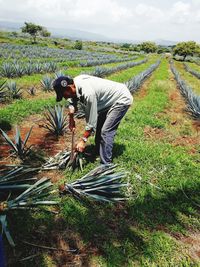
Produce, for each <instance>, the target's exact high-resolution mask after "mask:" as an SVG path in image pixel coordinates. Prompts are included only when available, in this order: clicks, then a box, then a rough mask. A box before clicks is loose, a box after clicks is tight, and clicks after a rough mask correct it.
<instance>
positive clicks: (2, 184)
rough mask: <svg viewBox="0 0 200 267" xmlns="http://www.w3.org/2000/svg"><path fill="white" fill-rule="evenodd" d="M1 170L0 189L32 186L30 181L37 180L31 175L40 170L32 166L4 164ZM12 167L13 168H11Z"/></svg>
mask: <svg viewBox="0 0 200 267" xmlns="http://www.w3.org/2000/svg"><path fill="white" fill-rule="evenodd" d="M2 167H3V170H0V190H13V189H16V190H18V189H25V188H28V187H29V186H30V182H33V181H35V180H37V178H31V177H30V175H32V174H33V173H35V172H37V171H39V170H40V168H32V167H31V166H26V165H25V166H23V165H21V166H20V165H19V166H12V165H11V166H9V165H4V166H2ZM10 168H11V169H10Z"/></svg>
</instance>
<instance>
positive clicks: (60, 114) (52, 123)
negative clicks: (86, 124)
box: [44, 105, 68, 136]
mask: <svg viewBox="0 0 200 267" xmlns="http://www.w3.org/2000/svg"><path fill="white" fill-rule="evenodd" d="M64 110H65V107H64V106H60V105H56V106H55V107H54V108H51V107H48V112H47V113H45V118H46V124H45V125H44V127H45V128H46V129H48V130H49V131H50V132H51V133H53V134H55V135H57V136H58V135H63V134H64V132H65V131H66V128H67V126H68V122H67V116H66V115H65V114H64Z"/></svg>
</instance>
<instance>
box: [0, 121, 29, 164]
mask: <svg viewBox="0 0 200 267" xmlns="http://www.w3.org/2000/svg"><path fill="white" fill-rule="evenodd" d="M32 129H33V126H32V127H31V129H30V130H29V132H28V133H27V135H26V137H25V139H24V141H23V140H22V138H21V133H20V130H19V128H18V126H16V134H15V136H14V139H15V143H14V142H13V141H12V140H11V139H10V137H9V136H8V135H7V134H6V133H5V132H4V131H3V130H2V129H0V132H1V134H2V136H3V137H4V139H5V141H6V142H7V144H9V145H10V147H11V148H12V150H13V151H14V153H15V154H16V155H17V156H19V158H20V159H24V157H25V156H26V155H27V154H28V153H29V151H30V148H31V147H28V148H26V143H27V141H28V139H29V137H30V134H31V131H32Z"/></svg>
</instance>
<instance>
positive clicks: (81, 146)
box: [76, 140, 86, 152]
mask: <svg viewBox="0 0 200 267" xmlns="http://www.w3.org/2000/svg"><path fill="white" fill-rule="evenodd" d="M85 145H86V144H85V142H84V141H83V140H81V141H79V142H78V144H77V145H76V151H78V152H83V151H84V150H85Z"/></svg>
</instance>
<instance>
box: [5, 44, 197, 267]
mask: <svg viewBox="0 0 200 267" xmlns="http://www.w3.org/2000/svg"><path fill="white" fill-rule="evenodd" d="M81 73H87V74H91V75H95V76H98V77H104V78H107V79H110V80H113V81H117V82H122V83H126V84H127V86H128V88H129V90H130V91H131V93H132V94H133V97H134V103H133V105H132V107H131V108H130V109H129V111H128V113H127V115H126V116H125V118H124V119H123V121H122V122H121V124H120V127H119V129H118V132H117V135H116V138H115V144H114V150H113V164H111V165H109V166H106V167H105V166H101V165H99V161H98V159H97V160H95V159H94V158H93V157H92V156H91V155H92V152H93V148H94V140H93V139H94V138H93V137H91V138H90V139H89V141H88V146H87V148H86V151H85V153H76V152H75V153H74V152H73V144H74V143H76V142H77V141H78V140H79V138H80V137H81V136H82V133H83V130H84V126H85V121H84V111H83V110H82V109H81V107H80V109H79V111H78V112H77V114H76V118H75V120H76V130H75V133H74V134H72V133H71V132H70V131H69V129H68V123H69V121H68V116H67V108H66V107H67V105H68V103H67V101H66V100H62V102H61V103H59V105H58V104H57V103H56V101H55V93H54V91H53V89H52V82H53V80H54V79H55V78H56V77H59V76H60V75H65V74H67V75H69V76H71V77H75V76H76V75H79V74H81ZM199 77H200V66H199V65H198V64H197V62H196V61H195V60H194V61H193V62H187V63H185V64H184V63H183V62H180V61H177V60H174V59H170V61H169V59H167V58H165V55H157V54H148V55H145V54H137V55H133V54H130V55H128V54H124V55H123V54H122V53H117V51H116V52H115V53H114V52H113V51H112V53H100V52H91V51H85V50H81V51H75V50H65V49H58V48H54V49H53V48H47V47H39V46H38V47H37V48H36V47H34V46H23V45H14V44H1V45H0V196H1V200H0V201H1V202H0V222H1V227H2V232H1V236H0V243H1V244H0V245H1V249H2V247H3V254H4V261H5V262H6V263H7V265H8V266H105V267H106V266H109V267H111V266H112V267H116V266H120V267H121V266H152V267H153V266H163V267H165V266H199V264H200V217H199V214H200V169H199V164H200V145H199V144H200V79H199Z"/></svg>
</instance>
